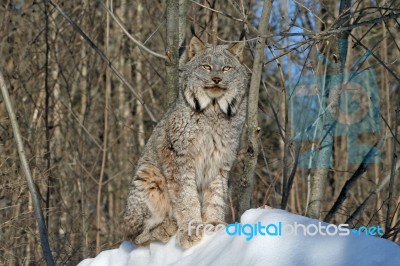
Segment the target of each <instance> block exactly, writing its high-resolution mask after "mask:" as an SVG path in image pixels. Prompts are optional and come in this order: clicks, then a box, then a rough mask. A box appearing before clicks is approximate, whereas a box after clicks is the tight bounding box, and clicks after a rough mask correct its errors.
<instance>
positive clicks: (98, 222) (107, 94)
mask: <svg viewBox="0 0 400 266" xmlns="http://www.w3.org/2000/svg"><path fill="white" fill-rule="evenodd" d="M106 5H107V7H109V6H110V5H109V1H108V0H107V3H106ZM109 37H110V16H109V14H108V13H107V24H106V41H105V43H106V52H107V51H108V48H109V41H110V38H109ZM105 72H106V73H105V74H106V80H105V88H106V89H105V92H104V99H105V104H104V131H103V151H102V153H103V155H102V160H101V169H100V177H99V183H98V188H97V204H96V230H97V231H96V254H99V253H100V244H101V243H100V242H101V240H100V233H101V218H102V215H101V190H102V188H103V179H104V175H105V167H106V162H107V149H108V109H109V101H110V94H111V80H110V72H109V71H108V68H106V70H105Z"/></svg>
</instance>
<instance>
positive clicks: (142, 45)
mask: <svg viewBox="0 0 400 266" xmlns="http://www.w3.org/2000/svg"><path fill="white" fill-rule="evenodd" d="M100 3H101V5H102V6H103V8H104V9H105V10H106V11H107V13H108V14H109V15H110V16H111V17H112V19H113V20H114V21H115V22H116V23H117V24H118V26H119V27H120V28H121V30H122V31H123V32H124V33H125V34H126V36H128V38H129V39H131V40H132V41H133V42H134V43H135V44H136V45H137V46H138V47H139V48H140V49H141V50H143V51H145V52H147V53H149V54H151V55H153V56H155V57H158V58H161V59H164V60H168V58H167V57H166V56H165V55H162V54H159V53H157V52H154V51H152V50H150V49H149V48H147V47H146V46H145V45H144V44H142V43H141V42H139V41H138V40H136V39H135V38H134V37H133V36H132V35H131V34H130V33H129V32H128V30H127V29H126V28H125V27H124V25H122V23H121V22H120V21H119V19H118V18H117V17H116V16H115V15H114V13H113V12H111V10H110V9H108V8H107V6H106V5H105V4H104V3H103V1H100Z"/></svg>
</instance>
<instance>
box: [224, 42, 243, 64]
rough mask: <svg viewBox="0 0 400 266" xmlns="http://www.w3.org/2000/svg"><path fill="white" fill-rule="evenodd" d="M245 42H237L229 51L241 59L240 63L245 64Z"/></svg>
mask: <svg viewBox="0 0 400 266" xmlns="http://www.w3.org/2000/svg"><path fill="white" fill-rule="evenodd" d="M244 46H245V42H236V43H234V44H233V45H232V46H231V47H230V48H229V49H228V51H229V52H231V53H232V54H233V55H234V56H236V57H237V59H239V61H240V63H243V50H244Z"/></svg>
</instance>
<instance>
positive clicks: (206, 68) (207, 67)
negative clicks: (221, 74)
mask: <svg viewBox="0 0 400 266" xmlns="http://www.w3.org/2000/svg"><path fill="white" fill-rule="evenodd" d="M201 67H202V68H204V69H205V70H207V71H211V66H210V65H202V66H201Z"/></svg>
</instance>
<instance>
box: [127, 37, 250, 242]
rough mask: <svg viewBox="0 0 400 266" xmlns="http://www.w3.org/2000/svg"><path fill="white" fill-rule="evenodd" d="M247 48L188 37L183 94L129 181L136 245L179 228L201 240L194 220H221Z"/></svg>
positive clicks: (242, 113) (240, 118)
mask: <svg viewBox="0 0 400 266" xmlns="http://www.w3.org/2000/svg"><path fill="white" fill-rule="evenodd" d="M243 48H244V43H243V42H237V43H234V44H233V45H217V46H213V45H210V44H204V43H203V42H202V41H201V40H200V39H198V38H197V37H193V38H192V40H191V41H190V44H189V48H188V59H189V61H188V62H187V63H186V64H185V65H184V66H183V68H182V72H181V75H180V84H181V88H180V91H179V96H178V98H177V99H176V101H175V103H174V104H173V106H172V107H171V108H170V109H169V110H168V111H167V113H166V114H165V116H164V118H163V119H162V120H161V121H160V122H159V123H158V125H157V126H156V127H155V129H154V131H153V133H152V135H151V137H150V139H149V140H148V142H147V144H146V146H145V149H144V152H143V154H142V156H141V158H140V159H139V161H138V165H137V168H136V172H135V175H134V177H133V179H132V183H131V186H130V190H129V196H128V200H127V205H126V210H125V214H124V221H125V227H126V230H127V234H128V235H129V237H131V238H132V239H133V241H134V243H135V244H137V245H147V244H148V243H149V242H150V241H154V240H158V241H162V242H167V241H168V240H169V239H170V237H171V236H173V235H174V234H176V241H177V243H178V244H179V245H180V246H181V247H182V248H184V249H186V248H189V247H191V246H193V245H194V244H196V243H197V242H198V241H200V240H201V238H202V235H195V234H194V233H191V234H189V232H188V223H189V221H191V224H192V225H193V226H196V224H206V223H207V224H214V225H217V224H220V223H223V222H224V220H225V207H226V206H227V194H228V173H229V171H230V169H231V167H232V164H233V162H234V160H235V157H236V154H237V150H238V147H239V142H240V137H241V134H242V129H243V125H244V123H245V118H246V106H247V83H248V74H247V71H246V68H245V66H244V65H243V64H242V61H243Z"/></svg>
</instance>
